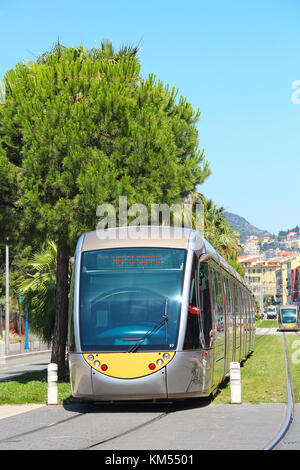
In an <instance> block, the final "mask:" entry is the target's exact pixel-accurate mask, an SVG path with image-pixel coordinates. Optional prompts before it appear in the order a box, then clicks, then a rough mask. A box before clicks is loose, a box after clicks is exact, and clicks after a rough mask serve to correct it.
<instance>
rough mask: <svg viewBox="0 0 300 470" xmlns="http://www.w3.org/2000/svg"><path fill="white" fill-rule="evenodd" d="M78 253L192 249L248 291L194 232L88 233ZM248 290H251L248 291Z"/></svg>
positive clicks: (123, 230) (145, 229)
mask: <svg viewBox="0 0 300 470" xmlns="http://www.w3.org/2000/svg"><path fill="white" fill-rule="evenodd" d="M81 240H82V244H81V251H91V250H100V249H102V250H103V249H109V248H110V249H111V248H126V247H129V246H131V247H162V248H181V249H186V250H187V249H192V250H194V251H196V252H197V253H198V254H203V255H204V254H205V255H208V256H209V257H210V258H212V259H214V260H215V261H216V262H217V263H218V264H220V265H221V266H222V267H223V268H224V269H226V271H228V272H229V273H230V274H231V275H233V276H234V277H235V278H237V279H238V280H239V281H240V282H241V283H242V284H244V286H245V287H247V288H248V289H249V286H248V285H247V284H246V282H245V280H244V279H243V278H242V276H240V275H239V274H238V273H237V272H236V271H235V270H234V269H233V267H232V266H231V265H230V264H229V263H227V261H226V260H225V259H224V258H223V257H222V256H221V255H220V254H219V253H218V252H217V251H216V250H215V249H214V248H213V246H212V245H211V244H210V243H209V242H208V241H207V240H205V238H204V237H203V236H202V235H201V234H200V233H199V232H197V231H196V230H193V229H189V228H182V227H170V226H132V227H131V226H129V227H116V228H110V229H107V230H96V231H94V232H87V233H85V234H83V235H82V237H81ZM249 290H250V289H249Z"/></svg>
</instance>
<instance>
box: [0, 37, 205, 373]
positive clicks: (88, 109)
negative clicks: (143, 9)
mask: <svg viewBox="0 0 300 470" xmlns="http://www.w3.org/2000/svg"><path fill="white" fill-rule="evenodd" d="M136 53H137V48H130V47H126V46H125V47H123V48H121V49H120V51H117V52H115V51H114V50H113V48H112V46H111V44H110V43H102V45H101V47H100V48H98V49H97V48H95V49H92V50H90V51H89V50H86V49H85V48H84V47H82V46H80V47H78V48H74V47H73V48H67V47H64V46H62V45H60V44H59V43H57V44H55V46H54V47H53V48H52V50H51V51H50V52H48V53H45V54H41V55H40V56H39V58H38V60H37V61H35V62H31V63H27V64H17V65H16V67H15V68H14V69H12V70H10V71H8V72H7V74H6V75H5V77H4V84H5V93H6V96H5V104H4V105H1V106H0V182H1V171H2V172H3V171H7V172H8V174H9V175H10V176H9V177H10V178H13V172H15V174H17V175H18V178H15V179H14V181H15V183H14V184H16V185H17V187H16V188H13V190H11V189H7V198H8V199H9V201H10V203H11V204H12V205H13V207H15V208H17V209H18V211H19V212H18V214H19V215H18V220H17V221H15V223H16V224H17V226H15V229H17V230H18V232H19V233H22V235H23V236H26V234H27V237H28V238H30V239H35V240H39V241H40V242H43V241H45V240H46V239H51V240H53V241H55V242H56V243H57V276H56V323H55V329H54V336H53V352H52V361H53V362H57V363H58V364H59V375H60V376H61V374H62V373H63V372H62V364H63V361H64V351H65V339H66V324H67V303H68V300H67V293H68V259H69V255H70V253H71V252H72V250H73V249H74V246H75V242H76V240H77V238H78V237H79V236H80V235H81V234H82V233H83V232H84V231H87V230H91V229H94V228H95V225H96V210H97V207H98V206H99V205H100V204H103V203H111V204H117V201H118V199H119V196H127V199H128V204H133V203H142V204H145V205H146V206H148V207H149V205H150V204H152V203H159V204H161V203H166V204H170V205H171V204H173V203H176V202H181V201H182V200H183V199H184V198H185V197H187V196H188V195H189V194H190V193H191V192H193V191H195V188H196V186H197V185H198V184H201V183H203V181H204V180H205V178H206V177H207V176H208V175H209V173H210V169H209V164H208V162H207V161H206V160H205V156H204V152H203V151H201V150H199V141H198V132H197V128H196V123H197V122H198V120H199V116H200V112H199V111H194V110H193V108H192V106H191V104H190V103H188V102H187V100H186V99H185V98H183V97H179V98H178V97H177V91H176V90H175V89H174V88H170V87H169V86H168V85H164V84H163V83H162V82H161V81H160V80H157V79H156V78H155V77H154V76H153V75H150V76H148V77H147V78H145V79H143V78H142V77H141V75H140V64H139V61H138V59H137V57H136ZM1 159H2V160H1ZM3 168H4V170H2V169H3ZM5 168H6V169H5ZM5 204H6V203H5ZM10 230H12V228H11V226H10Z"/></svg>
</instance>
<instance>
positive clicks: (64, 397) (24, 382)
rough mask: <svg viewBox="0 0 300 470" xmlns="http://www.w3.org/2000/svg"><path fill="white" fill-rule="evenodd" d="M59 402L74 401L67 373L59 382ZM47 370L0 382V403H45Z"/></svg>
mask: <svg viewBox="0 0 300 470" xmlns="http://www.w3.org/2000/svg"><path fill="white" fill-rule="evenodd" d="M57 386H58V402H59V404H62V403H64V404H68V403H74V402H75V401H76V399H75V398H73V397H72V396H71V389H70V382H69V376H68V373H67V374H66V379H65V381H64V382H59V383H58V384H57ZM47 388H48V384H47V370H42V371H33V372H27V373H26V374H22V375H19V376H17V377H14V378H11V379H7V380H3V381H1V382H0V405H3V404H24V403H46V402H47Z"/></svg>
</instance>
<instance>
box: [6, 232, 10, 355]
mask: <svg viewBox="0 0 300 470" xmlns="http://www.w3.org/2000/svg"><path fill="white" fill-rule="evenodd" d="M7 243H8V239H7ZM8 354H9V248H8V244H6V246H5V355H6V356H8Z"/></svg>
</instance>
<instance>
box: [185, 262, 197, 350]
mask: <svg viewBox="0 0 300 470" xmlns="http://www.w3.org/2000/svg"><path fill="white" fill-rule="evenodd" d="M197 268H198V259H197V257H196V256H194V260H193V267H192V276H191V285H190V297H189V306H188V317H187V325H186V332H185V340H184V346H183V349H199V348H200V330H201V325H200V315H199V313H200V309H199V301H198V289H197Z"/></svg>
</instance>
